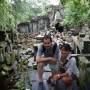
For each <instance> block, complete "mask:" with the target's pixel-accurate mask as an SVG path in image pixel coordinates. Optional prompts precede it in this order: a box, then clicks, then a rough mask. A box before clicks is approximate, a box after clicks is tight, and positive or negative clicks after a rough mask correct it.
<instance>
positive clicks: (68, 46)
mask: <svg viewBox="0 0 90 90" xmlns="http://www.w3.org/2000/svg"><path fill="white" fill-rule="evenodd" d="M62 48H64V49H65V51H72V48H71V46H70V45H69V44H67V43H64V44H63V45H62V46H61V47H60V49H62Z"/></svg>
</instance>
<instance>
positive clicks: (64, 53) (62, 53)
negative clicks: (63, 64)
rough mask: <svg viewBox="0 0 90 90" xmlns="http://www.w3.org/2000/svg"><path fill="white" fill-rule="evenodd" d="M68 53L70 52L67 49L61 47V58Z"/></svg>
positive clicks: (65, 56)
mask: <svg viewBox="0 0 90 90" xmlns="http://www.w3.org/2000/svg"><path fill="white" fill-rule="evenodd" d="M69 53H70V51H69V50H67V51H66V50H65V49H64V48H62V49H61V58H62V59H66V58H67V56H68V54H69Z"/></svg>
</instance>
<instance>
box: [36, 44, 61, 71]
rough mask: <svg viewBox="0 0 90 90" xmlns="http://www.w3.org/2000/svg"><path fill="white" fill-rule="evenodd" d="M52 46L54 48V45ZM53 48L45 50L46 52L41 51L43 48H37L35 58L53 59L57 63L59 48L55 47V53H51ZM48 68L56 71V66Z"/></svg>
mask: <svg viewBox="0 0 90 90" xmlns="http://www.w3.org/2000/svg"><path fill="white" fill-rule="evenodd" d="M53 46H54V44H53ZM53 46H52V47H51V48H49V49H46V50H44V51H43V47H42V45H40V46H39V47H38V51H37V54H36V56H45V57H54V58H55V59H56V60H57V62H58V61H59V58H60V49H59V46H58V45H57V47H56V49H55V52H54V53H53ZM50 68H51V69H52V70H56V68H57V64H56V65H51V64H50Z"/></svg>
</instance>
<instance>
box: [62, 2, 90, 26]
mask: <svg viewBox="0 0 90 90" xmlns="http://www.w3.org/2000/svg"><path fill="white" fill-rule="evenodd" d="M62 2H63V3H64V4H63V5H64V7H65V8H64V12H65V18H64V24H67V25H69V26H71V27H76V26H81V25H83V24H84V23H87V22H89V19H90V1H89V0H88V1H87V0H67V1H65V0H62Z"/></svg>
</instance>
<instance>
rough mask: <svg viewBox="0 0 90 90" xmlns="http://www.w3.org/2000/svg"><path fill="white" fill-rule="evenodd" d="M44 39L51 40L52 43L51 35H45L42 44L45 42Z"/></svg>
mask: <svg viewBox="0 0 90 90" xmlns="http://www.w3.org/2000/svg"><path fill="white" fill-rule="evenodd" d="M44 39H50V41H51V42H52V38H51V36H50V35H45V36H44V37H43V39H42V42H43V41H44Z"/></svg>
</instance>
